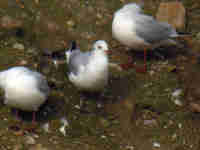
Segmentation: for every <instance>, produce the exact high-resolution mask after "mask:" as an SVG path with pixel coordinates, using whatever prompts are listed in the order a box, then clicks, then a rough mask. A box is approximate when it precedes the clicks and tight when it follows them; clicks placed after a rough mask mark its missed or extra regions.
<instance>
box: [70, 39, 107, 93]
mask: <svg viewBox="0 0 200 150" xmlns="http://www.w3.org/2000/svg"><path fill="white" fill-rule="evenodd" d="M74 45H75V44H74ZM107 51H109V50H108V45H107V43H106V42H105V41H103V40H99V41H96V42H95V43H94V45H93V47H92V50H91V51H87V52H82V51H80V49H78V48H76V46H72V48H71V49H70V50H68V51H67V52H66V58H67V63H68V68H69V74H68V77H69V80H70V81H71V82H72V83H73V84H74V85H75V86H76V87H77V88H79V89H80V90H83V91H95V92H97V91H101V90H103V89H104V87H105V86H106V85H107V82H108V64H109V61H108V57H107Z"/></svg>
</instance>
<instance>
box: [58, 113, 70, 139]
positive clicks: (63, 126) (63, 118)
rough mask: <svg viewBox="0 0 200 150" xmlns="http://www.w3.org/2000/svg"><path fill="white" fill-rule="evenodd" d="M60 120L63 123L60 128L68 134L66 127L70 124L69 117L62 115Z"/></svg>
mask: <svg viewBox="0 0 200 150" xmlns="http://www.w3.org/2000/svg"><path fill="white" fill-rule="evenodd" d="M60 122H61V123H62V124H63V125H62V126H61V127H60V128H59V131H60V132H61V133H62V134H63V135H64V136H66V130H65V128H66V127H68V126H69V123H68V121H67V119H66V118H65V117H62V118H61V119H60Z"/></svg>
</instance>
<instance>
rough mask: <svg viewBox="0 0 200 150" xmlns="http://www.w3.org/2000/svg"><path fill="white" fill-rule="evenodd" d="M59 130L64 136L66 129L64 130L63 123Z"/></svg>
mask: <svg viewBox="0 0 200 150" xmlns="http://www.w3.org/2000/svg"><path fill="white" fill-rule="evenodd" d="M59 131H60V132H61V133H62V134H63V135H64V136H66V131H65V126H64V125H63V126H61V127H60V128H59Z"/></svg>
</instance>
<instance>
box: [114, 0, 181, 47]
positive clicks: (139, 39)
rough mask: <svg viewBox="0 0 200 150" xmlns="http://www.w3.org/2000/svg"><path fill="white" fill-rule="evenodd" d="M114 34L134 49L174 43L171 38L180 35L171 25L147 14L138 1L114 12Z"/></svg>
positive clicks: (117, 38) (121, 41)
mask: <svg viewBox="0 0 200 150" xmlns="http://www.w3.org/2000/svg"><path fill="white" fill-rule="evenodd" d="M112 34H113V37H114V38H115V39H116V40H118V41H119V42H120V43H122V44H123V45H126V46H128V47H130V48H133V49H134V50H144V48H145V47H149V46H153V47H156V45H158V46H159V45H162V44H165V43H173V44H174V43H175V41H173V40H171V39H170V38H172V37H176V36H178V34H177V33H176V31H175V29H173V28H172V26H171V25H169V24H168V23H165V22H158V21H156V20H155V19H154V18H153V17H152V16H148V15H145V14H144V13H143V12H142V9H141V7H140V6H139V5H138V4H136V3H129V4H126V5H124V6H123V7H122V8H121V9H119V10H118V11H116V12H115V13H114V18H113V22H112Z"/></svg>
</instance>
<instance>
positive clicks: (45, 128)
mask: <svg viewBox="0 0 200 150" xmlns="http://www.w3.org/2000/svg"><path fill="white" fill-rule="evenodd" d="M42 129H43V130H44V131H45V132H47V133H48V132H49V123H48V122H47V123H45V124H43V126H42Z"/></svg>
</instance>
